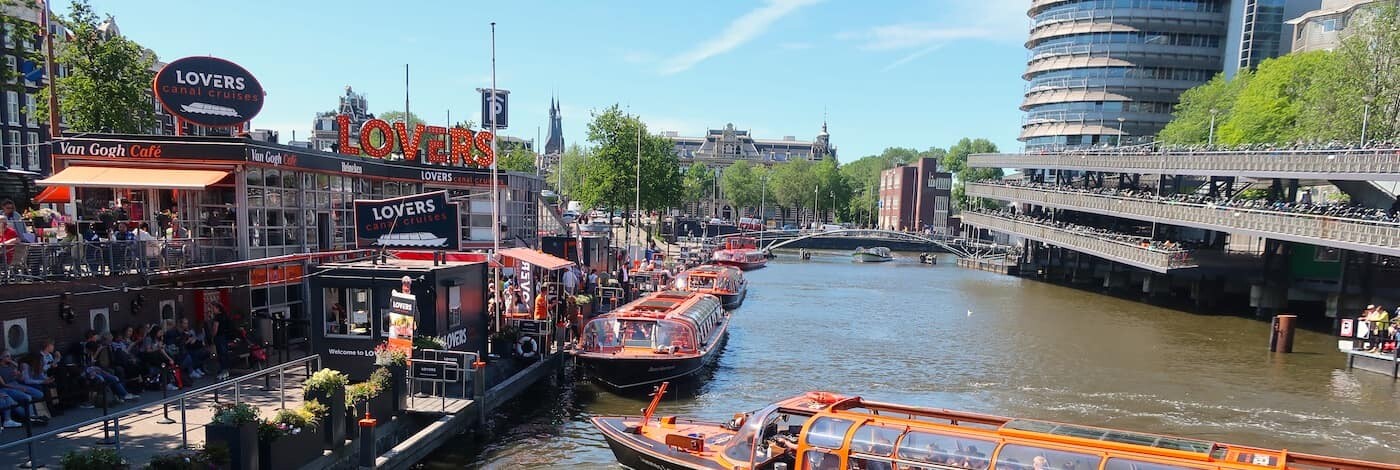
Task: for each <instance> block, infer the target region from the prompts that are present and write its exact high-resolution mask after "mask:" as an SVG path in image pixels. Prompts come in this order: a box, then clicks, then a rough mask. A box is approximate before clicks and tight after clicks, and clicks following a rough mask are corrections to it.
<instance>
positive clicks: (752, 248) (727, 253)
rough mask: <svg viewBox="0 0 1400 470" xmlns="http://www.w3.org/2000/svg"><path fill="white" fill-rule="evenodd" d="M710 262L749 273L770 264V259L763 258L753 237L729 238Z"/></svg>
mask: <svg viewBox="0 0 1400 470" xmlns="http://www.w3.org/2000/svg"><path fill="white" fill-rule="evenodd" d="M710 261H711V262H713V263H715V264H722V265H725V266H733V267H736V268H739V269H742V270H745V271H748V270H750V269H758V268H761V267H763V266H764V265H765V264H768V257H767V256H763V251H762V250H759V249H758V242H757V241H755V240H754V239H753V237H729V238H726V239H724V248H723V249H721V250H717V251H715V254H714V256H713V257H711V258H710Z"/></svg>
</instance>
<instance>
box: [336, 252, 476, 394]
mask: <svg viewBox="0 0 1400 470" xmlns="http://www.w3.org/2000/svg"><path fill="white" fill-rule="evenodd" d="M376 258H377V257H376ZM319 270H322V272H320V274H319V275H316V276H311V277H310V281H309V282H310V293H311V299H310V312H311V336H312V350H313V351H314V352H316V353H318V354H320V355H321V364H322V365H323V366H324V367H328V368H331V369H336V370H339V371H342V372H344V373H345V374H346V375H349V376H350V378H351V379H352V380H365V379H368V378H369V375H370V373H371V372H373V371H374V367H375V366H374V348H375V346H378V345H379V344H380V343H383V342H384V341H386V340H387V339H388V338H389V310H390V309H389V299H390V297H391V296H390V292H392V291H394V290H397V289H399V288H400V287H401V286H402V285H403V278H404V277H405V276H407V277H408V278H409V279H410V281H411V288H410V292H411V293H412V294H413V296H414V297H415V298H417V300H418V309H417V315H418V318H417V319H416V331H415V332H414V335H415V336H436V337H440V338H442V339H443V342H444V344H445V346H446V348H447V349H450V350H457V351H467V352H485V349H486V324H487V314H486V282H487V281H486V276H487V266H486V263H484V262H454V261H441V262H439V261H436V260H404V259H384V260H378V259H376V260H368V261H359V262H352V263H331V264H325V265H321V266H320V267H319Z"/></svg>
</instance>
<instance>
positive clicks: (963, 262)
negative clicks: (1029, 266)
mask: <svg viewBox="0 0 1400 470" xmlns="http://www.w3.org/2000/svg"><path fill="white" fill-rule="evenodd" d="M958 267H960V268H968V269H976V270H979V271H988V272H994V273H997V274H1010V275H1013V276H1014V275H1017V274H1020V272H1021V267H1020V266H1019V265H1017V264H1016V262H1014V261H1005V260H982V259H972V258H958Z"/></svg>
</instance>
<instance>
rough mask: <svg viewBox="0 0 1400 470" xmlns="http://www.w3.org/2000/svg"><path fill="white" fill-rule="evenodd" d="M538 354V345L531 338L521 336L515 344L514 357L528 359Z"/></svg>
mask: <svg viewBox="0 0 1400 470" xmlns="http://www.w3.org/2000/svg"><path fill="white" fill-rule="evenodd" d="M539 353H540V344H539V343H538V342H536V341H535V338H534V337H533V336H521V337H520V341H516V342H515V355H517V356H520V357H523V358H526V359H530V358H532V357H535V355H537V354H539Z"/></svg>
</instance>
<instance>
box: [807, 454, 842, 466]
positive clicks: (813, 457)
mask: <svg viewBox="0 0 1400 470" xmlns="http://www.w3.org/2000/svg"><path fill="white" fill-rule="evenodd" d="M840 468H841V457H840V456H837V455H835V454H828V453H826V452H822V451H819V450H809V451H807V453H805V454H802V469H803V470H839V469H840Z"/></svg>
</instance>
